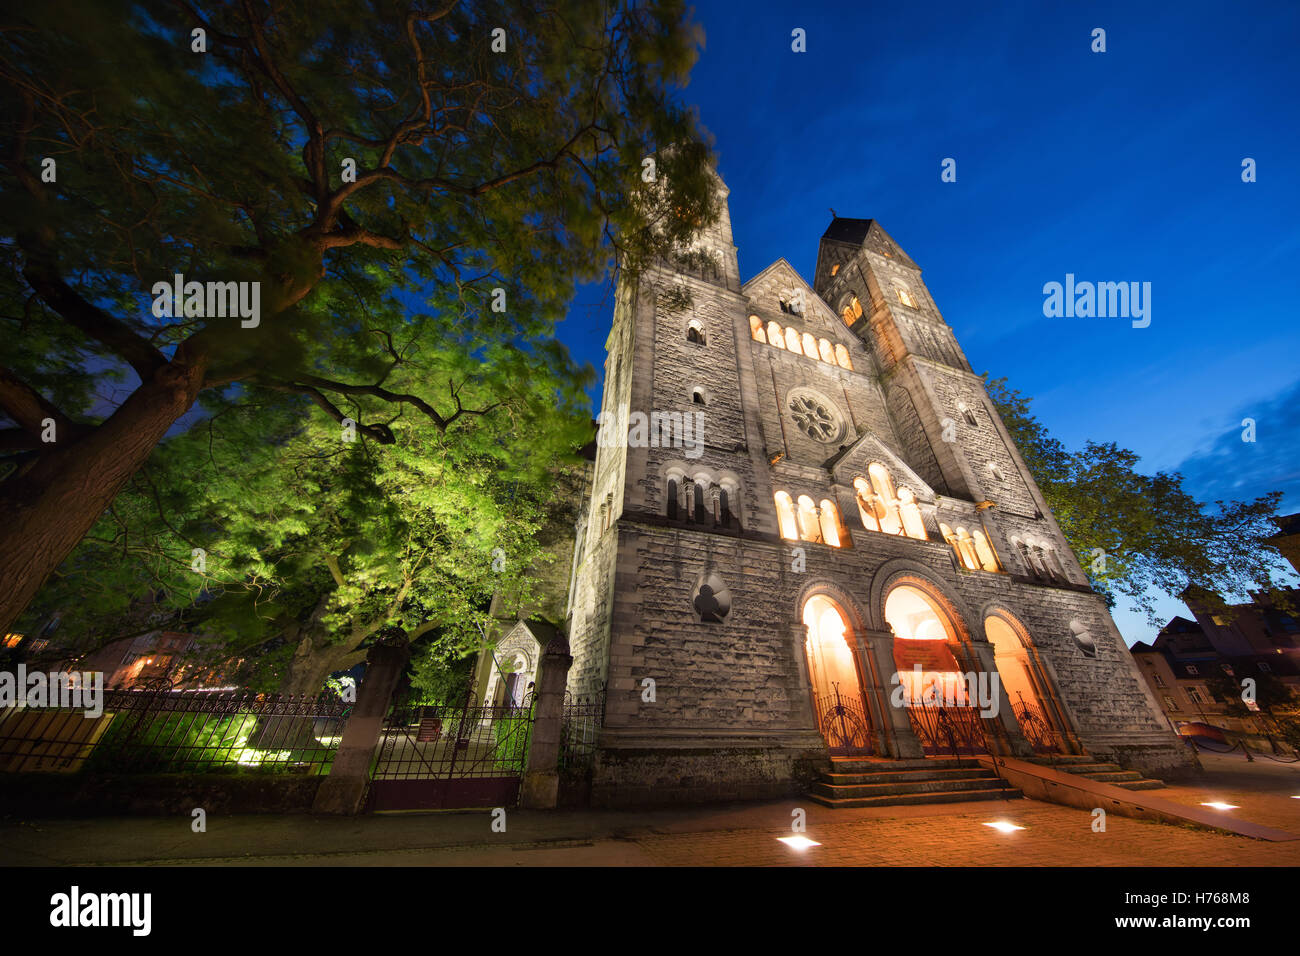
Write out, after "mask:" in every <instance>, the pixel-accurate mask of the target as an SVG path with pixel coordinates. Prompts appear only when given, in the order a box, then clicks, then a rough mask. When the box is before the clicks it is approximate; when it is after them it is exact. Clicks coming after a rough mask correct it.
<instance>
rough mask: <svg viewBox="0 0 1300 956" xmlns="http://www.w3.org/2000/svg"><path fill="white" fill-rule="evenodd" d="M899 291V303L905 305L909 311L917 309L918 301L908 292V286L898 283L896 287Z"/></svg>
mask: <svg viewBox="0 0 1300 956" xmlns="http://www.w3.org/2000/svg"><path fill="white" fill-rule="evenodd" d="M894 288H895V289H896V290H897V291H898V301H899V302H901V303H903V305H905V306H907V307H908V308H909V309H915V308H916V300H915V299H913V298H912V293H911V292H909V291H908V289H907V286H905V285H903V284H902V283H898V284H897V285H896V286H895V287H894Z"/></svg>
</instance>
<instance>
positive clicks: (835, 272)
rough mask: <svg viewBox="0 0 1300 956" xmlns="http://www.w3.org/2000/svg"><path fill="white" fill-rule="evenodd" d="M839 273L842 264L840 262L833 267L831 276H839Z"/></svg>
mask: <svg viewBox="0 0 1300 956" xmlns="http://www.w3.org/2000/svg"><path fill="white" fill-rule="evenodd" d="M839 271H840V264H839V263H838V262H837V263H835V264H834V265H833V266H831V275H833V276H834V275H838V274H839Z"/></svg>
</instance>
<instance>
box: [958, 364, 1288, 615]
mask: <svg viewBox="0 0 1300 956" xmlns="http://www.w3.org/2000/svg"><path fill="white" fill-rule="evenodd" d="M984 378H985V386H986V388H987V389H988V393H989V398H990V399H992V401H993V404H994V405H995V406H997V409H998V412H999V413H1000V415H1001V416H1002V420H1003V422H1004V423H1005V424H1006V427H1007V431H1008V432H1009V433H1010V435H1011V439H1012V441H1014V442H1015V443H1016V446H1017V447H1018V448H1019V450H1020V454H1021V456H1022V457H1023V458H1024V460H1025V464H1026V465H1027V466H1028V467H1029V471H1030V472H1031V473H1032V474H1033V476H1034V480H1035V481H1036V482H1037V483H1038V487H1039V488H1040V489H1041V490H1042V493H1043V497H1044V498H1045V499H1046V501H1047V506H1048V507H1049V508H1050V509H1051V511H1052V514H1053V515H1054V516H1055V517H1056V521H1057V523H1058V524H1059V525H1060V526H1061V531H1062V533H1063V534H1064V535H1065V538H1066V540H1067V541H1068V542H1069V544H1070V547H1071V548H1072V549H1073V550H1074V553H1075V555H1076V556H1077V557H1078V559H1079V563H1080V564H1081V565H1082V566H1083V569H1084V571H1085V572H1086V573H1087V574H1088V578H1089V580H1090V581H1091V583H1092V586H1093V587H1094V588H1095V589H1096V590H1097V591H1099V592H1100V593H1101V594H1102V595H1103V596H1104V597H1105V599H1106V602H1107V604H1108V605H1110V606H1111V607H1113V606H1114V605H1115V601H1116V598H1117V596H1119V595H1123V596H1125V597H1127V598H1129V599H1130V600H1131V601H1132V602H1133V604H1134V606H1135V607H1136V608H1138V609H1140V610H1143V611H1145V612H1146V615H1147V619H1148V620H1149V621H1150V622H1151V623H1152V624H1153V625H1159V624H1160V623H1161V622H1160V620H1159V619H1158V617H1157V616H1156V611H1155V601H1154V597H1153V592H1163V593H1165V594H1168V595H1170V596H1173V597H1181V596H1182V595H1183V593H1184V592H1185V591H1186V590H1187V589H1188V588H1193V589H1197V593H1198V594H1202V593H1203V594H1204V598H1205V600H1206V601H1207V602H1209V603H1212V604H1214V606H1215V607H1216V609H1217V610H1220V611H1223V612H1224V613H1230V609H1229V607H1228V605H1227V604H1226V602H1225V596H1227V595H1233V594H1243V593H1246V592H1247V591H1249V590H1251V589H1262V590H1266V591H1269V592H1270V593H1272V594H1273V595H1274V596H1275V599H1276V600H1278V601H1279V602H1280V603H1283V604H1285V603H1286V601H1285V597H1284V595H1283V593H1282V588H1283V587H1284V586H1285V580H1284V578H1283V576H1282V575H1281V574H1280V573H1279V570H1278V568H1279V564H1280V562H1279V560H1278V559H1279V555H1278V553H1277V551H1276V549H1274V548H1273V547H1272V545H1270V544H1269V543H1268V539H1269V538H1270V537H1271V536H1273V535H1274V534H1276V533H1277V526H1276V525H1275V524H1274V523H1273V522H1272V521H1271V520H1270V519H1271V518H1272V517H1273V515H1275V514H1276V513H1277V508H1278V505H1279V503H1280V502H1281V499H1282V493H1281V492H1277V491H1275V492H1269V493H1268V494H1266V495H1263V496H1261V497H1259V498H1256V499H1255V500H1253V501H1247V502H1237V501H1233V502H1223V501H1216V502H1214V504H1213V506H1212V507H1207V506H1206V505H1205V504H1203V503H1201V502H1199V501H1197V500H1196V498H1194V497H1193V496H1192V495H1190V494H1189V493H1188V492H1187V491H1185V490H1184V489H1183V486H1182V484H1183V477H1182V475H1180V474H1178V473H1177V472H1157V473H1156V474H1154V475H1145V474H1142V473H1141V472H1139V471H1138V470H1137V465H1138V461H1139V457H1138V456H1137V455H1136V454H1134V453H1133V452H1131V451H1129V450H1127V449H1125V448H1120V447H1119V446H1118V445H1116V444H1114V443H1113V442H1111V443H1098V442H1093V441H1089V442H1087V443H1086V444H1085V445H1084V447H1083V448H1082V449H1081V450H1079V451H1070V450H1068V449H1067V448H1066V447H1065V446H1064V445H1063V444H1062V443H1061V442H1060V441H1059V440H1057V439H1055V438H1053V437H1052V436H1051V434H1050V433H1049V432H1048V430H1047V428H1046V426H1044V425H1043V423H1042V422H1040V421H1039V420H1038V419H1037V418H1035V417H1034V415H1033V413H1032V412H1031V411H1030V402H1031V400H1030V399H1029V398H1027V397H1026V396H1024V395H1022V394H1020V393H1019V392H1017V391H1015V390H1014V389H1012V388H1010V387H1008V385H1007V380H1006V379H1005V378H999V379H993V380H991V381H990V380H989V378H988V375H987V374H986V375H985V376H984Z"/></svg>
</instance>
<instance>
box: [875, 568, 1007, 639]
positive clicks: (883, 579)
mask: <svg viewBox="0 0 1300 956" xmlns="http://www.w3.org/2000/svg"><path fill="white" fill-rule="evenodd" d="M905 583H911V584H914V585H916V586H918V587H921V588H923V589H929V592H930V594H931V595H932V596H933V597H934V598H935V599H936V600H939V601H942V602H943V606H944V607H945V609H946V610H947V611H948V613H949V614H950V616H952V617H953V619H954V620H955V621H956V628H957V637H958V639H959V640H960V641H961V643H962V644H972V643H986V642H985V639H984V631H983V628H982V627H980V626H979V625H978V623H977V622H978V621H980V620H981V619H980V618H978V617H976V616H975V614H974V613H973V611H972V609H971V607H970V606H969V605H968V604H967V603H966V602H965V601H964V600H963V599H962V597H961V595H959V594H958V593H957V592H956V591H955V590H953V588H952V587H950V586H949V585H948V584H947V583H946V582H945V581H942V580H941V579H939V578H938V577H936V576H935V574H934V572H933V571H932V570H931V569H930V568H929V567H927V566H926V565H924V564H921V563H920V562H918V561H912V560H910V559H909V558H891V559H890V560H888V561H886V562H885V563H884V564H882V565H881V566H880V567H879V568H878V569H877V570H876V573H875V574H874V575H873V576H872V578H871V588H870V598H869V599H868V603H867V607H868V609H869V614H870V626H871V627H872V628H874V629H876V630H882V631H883V630H888V626H887V623H886V621H885V598H886V596H887V595H888V594H889V592H890V591H891V590H892V589H893V588H895V587H897V586H898V585H900V584H905Z"/></svg>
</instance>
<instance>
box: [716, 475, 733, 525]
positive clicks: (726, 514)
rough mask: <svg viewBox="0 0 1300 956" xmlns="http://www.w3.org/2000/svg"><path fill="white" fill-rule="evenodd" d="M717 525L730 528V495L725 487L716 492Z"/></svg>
mask: <svg viewBox="0 0 1300 956" xmlns="http://www.w3.org/2000/svg"><path fill="white" fill-rule="evenodd" d="M718 510H719V514H718V523H719V524H721V525H723V526H725V527H730V526H731V495H730V494H728V493H727V486H726V485H723V486H722V488H721V490H720V491H719V492H718Z"/></svg>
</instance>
